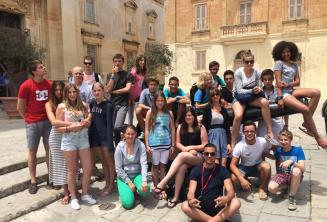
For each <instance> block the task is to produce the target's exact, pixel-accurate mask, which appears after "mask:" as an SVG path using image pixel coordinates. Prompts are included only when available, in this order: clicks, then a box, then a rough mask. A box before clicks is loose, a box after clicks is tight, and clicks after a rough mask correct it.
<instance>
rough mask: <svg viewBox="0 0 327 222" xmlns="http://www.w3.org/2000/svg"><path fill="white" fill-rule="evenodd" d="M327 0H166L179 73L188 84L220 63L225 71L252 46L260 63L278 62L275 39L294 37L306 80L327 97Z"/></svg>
mask: <svg viewBox="0 0 327 222" xmlns="http://www.w3.org/2000/svg"><path fill="white" fill-rule="evenodd" d="M326 8H327V1H326V0H310V1H309V0H166V1H165V25H166V26H165V42H166V44H168V45H169V46H170V48H171V49H172V50H173V52H174V74H176V75H177V76H178V77H180V79H181V81H182V82H181V84H182V86H183V87H184V88H186V89H189V86H191V84H192V83H193V82H195V81H196V79H197V76H198V74H199V73H201V72H203V71H207V70H208V64H209V62H210V61H212V60H217V61H218V62H219V63H220V65H221V66H220V67H221V68H220V70H219V75H222V74H223V72H224V71H225V70H226V69H232V70H234V69H236V68H237V67H239V66H240V65H242V63H241V60H240V55H241V54H242V50H245V49H251V50H252V52H253V53H254V55H255V67H256V68H258V69H259V70H262V69H265V68H272V67H273V65H274V61H273V59H272V56H271V52H272V48H273V47H274V45H275V44H276V43H277V42H279V41H281V40H287V41H294V42H295V43H296V44H297V46H298V47H299V50H300V53H301V56H300V58H299V61H298V63H299V64H300V68H301V73H300V75H301V86H303V87H314V88H319V89H320V90H321V91H322V98H323V99H326V97H327V78H326V77H327V74H326V72H327V63H326V62H325V61H326V58H327V57H326V56H327V16H326V10H325V9H326Z"/></svg>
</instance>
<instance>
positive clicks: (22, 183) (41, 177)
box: [0, 162, 48, 199]
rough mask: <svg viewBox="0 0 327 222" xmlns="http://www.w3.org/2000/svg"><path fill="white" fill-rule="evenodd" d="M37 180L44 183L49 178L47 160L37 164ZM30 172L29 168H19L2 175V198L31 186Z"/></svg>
mask: <svg viewBox="0 0 327 222" xmlns="http://www.w3.org/2000/svg"><path fill="white" fill-rule="evenodd" d="M36 172H37V175H38V177H37V182H38V183H42V182H45V181H46V180H47V179H48V169H47V165H46V163H45V162H43V163H40V164H38V165H37V168H36ZM29 184H30V174H29V170H28V168H23V169H19V170H16V171H13V172H10V173H7V174H4V175H1V176H0V199H1V198H4V197H6V196H9V195H12V194H14V193H17V192H20V191H23V190H25V189H27V188H28V187H29Z"/></svg>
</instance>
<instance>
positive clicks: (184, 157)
mask: <svg viewBox="0 0 327 222" xmlns="http://www.w3.org/2000/svg"><path fill="white" fill-rule="evenodd" d="M200 162H201V157H197V156H194V155H193V154H191V153H189V152H181V153H179V154H178V155H177V157H176V158H175V159H174V161H173V162H172V164H171V166H170V168H169V171H168V173H167V175H166V176H165V177H164V178H161V181H160V183H159V184H158V185H157V186H158V187H159V188H164V187H165V186H166V185H167V184H168V182H169V180H170V179H171V178H172V177H173V176H174V175H175V174H176V173H177V171H178V169H179V168H180V167H181V166H182V164H188V165H191V166H195V165H197V164H199V163H200Z"/></svg>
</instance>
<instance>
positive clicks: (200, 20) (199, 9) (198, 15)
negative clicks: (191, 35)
mask: <svg viewBox="0 0 327 222" xmlns="http://www.w3.org/2000/svg"><path fill="white" fill-rule="evenodd" d="M207 20H208V9H207V4H199V5H195V30H205V29H208V21H207Z"/></svg>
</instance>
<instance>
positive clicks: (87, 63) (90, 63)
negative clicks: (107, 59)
mask: <svg viewBox="0 0 327 222" xmlns="http://www.w3.org/2000/svg"><path fill="white" fill-rule="evenodd" d="M84 65H89V66H91V65H92V62H84Z"/></svg>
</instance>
